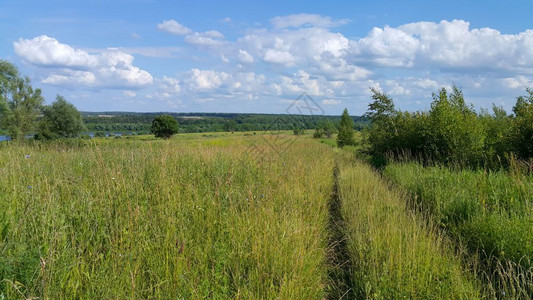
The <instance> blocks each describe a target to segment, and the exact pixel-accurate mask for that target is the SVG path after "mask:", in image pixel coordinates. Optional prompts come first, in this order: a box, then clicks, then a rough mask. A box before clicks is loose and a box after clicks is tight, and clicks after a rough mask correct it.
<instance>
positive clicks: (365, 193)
mask: <svg viewBox="0 0 533 300" xmlns="http://www.w3.org/2000/svg"><path fill="white" fill-rule="evenodd" d="M337 164H338V168H339V172H340V174H339V176H338V184H339V187H340V188H339V195H340V212H341V217H342V220H344V222H345V224H344V226H343V228H344V230H346V231H345V233H344V235H345V237H346V239H347V241H346V247H347V252H348V254H349V256H350V259H351V263H352V265H353V270H352V272H353V273H352V278H353V282H352V287H353V289H354V293H355V296H356V298H358V299H403V298H406V299H476V298H480V294H479V284H478V283H477V282H476V281H475V280H474V279H472V278H471V275H469V274H468V273H467V272H465V271H464V270H463V269H462V267H461V264H460V260H459V258H457V257H456V256H455V255H454V252H453V250H452V248H451V246H450V245H449V244H448V242H447V241H446V240H445V239H444V238H443V237H442V236H441V235H440V234H439V232H438V230H436V229H435V227H433V226H430V225H427V224H426V222H425V221H423V220H421V219H420V218H419V217H418V216H416V215H415V214H413V213H411V212H410V211H409V210H408V209H407V207H406V201H405V199H406V197H405V195H403V194H401V193H399V192H396V191H391V190H389V189H388V187H387V184H386V182H384V181H383V180H382V179H381V178H380V177H379V176H378V175H377V174H376V173H375V172H374V171H373V170H371V169H370V167H369V166H367V165H366V164H364V163H361V162H358V161H355V160H353V159H352V158H350V157H347V154H346V153H341V154H340V155H339V157H338V160H337Z"/></svg>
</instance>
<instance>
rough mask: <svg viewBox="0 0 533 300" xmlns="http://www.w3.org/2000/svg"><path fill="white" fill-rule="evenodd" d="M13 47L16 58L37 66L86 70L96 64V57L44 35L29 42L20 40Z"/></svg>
mask: <svg viewBox="0 0 533 300" xmlns="http://www.w3.org/2000/svg"><path fill="white" fill-rule="evenodd" d="M13 46H14V48H15V53H16V54H17V55H18V56H20V57H21V58H22V59H24V60H25V61H27V62H29V63H31V64H34V65H38V66H43V67H67V68H77V69H88V68H91V67H95V66H96V65H97V64H98V57H96V56H94V55H90V54H89V53H87V52H86V51H83V50H79V49H74V48H72V47H71V46H69V45H65V44H61V43H59V41H57V40H56V39H54V38H52V37H49V36H46V35H41V36H38V37H35V38H33V39H31V40H28V39H22V38H21V39H19V40H18V41H16V42H14V43H13Z"/></svg>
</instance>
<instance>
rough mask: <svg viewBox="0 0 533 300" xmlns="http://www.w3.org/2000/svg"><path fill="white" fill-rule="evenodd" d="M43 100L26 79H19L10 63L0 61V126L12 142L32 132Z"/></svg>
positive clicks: (38, 91) (38, 90)
mask: <svg viewBox="0 0 533 300" xmlns="http://www.w3.org/2000/svg"><path fill="white" fill-rule="evenodd" d="M43 102H44V98H43V97H42V96H41V90H40V89H35V90H34V89H33V88H32V86H31V83H30V79H29V78H28V77H24V78H21V77H20V76H19V74H18V70H17V68H16V67H15V66H13V65H12V64H11V63H9V62H7V61H4V60H0V118H1V119H0V126H2V127H3V128H6V129H7V130H8V133H9V135H10V136H11V138H12V139H13V140H22V139H24V137H25V136H26V135H27V134H28V133H30V132H31V131H33V130H34V125H35V120H36V119H37V116H38V115H39V112H40V110H41V106H42V104H43Z"/></svg>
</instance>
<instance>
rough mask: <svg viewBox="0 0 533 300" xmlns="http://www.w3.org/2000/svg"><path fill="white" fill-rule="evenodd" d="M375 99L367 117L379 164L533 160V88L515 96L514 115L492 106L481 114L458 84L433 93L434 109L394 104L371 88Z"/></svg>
mask: <svg viewBox="0 0 533 300" xmlns="http://www.w3.org/2000/svg"><path fill="white" fill-rule="evenodd" d="M371 91H372V94H373V95H372V99H373V102H372V103H370V104H369V109H368V112H367V113H366V115H365V117H367V118H368V119H369V120H370V122H371V125H370V127H369V128H368V130H367V131H366V143H367V145H368V152H369V153H370V154H371V155H372V157H373V158H374V160H375V162H377V163H378V164H380V163H384V161H385V158H386V157H387V156H392V157H400V156H402V157H406V156H408V157H411V158H417V159H419V160H422V161H425V162H440V163H445V164H455V165H459V166H471V167H488V168H497V167H501V166H505V165H506V164H508V162H509V159H510V158H511V157H515V158H519V159H521V160H525V161H530V162H531V161H532V158H533V90H531V89H529V88H527V89H526V93H527V95H525V96H520V97H518V98H517V99H516V104H515V106H514V107H513V113H512V114H508V113H507V112H506V111H505V110H504V109H503V108H502V107H498V106H496V105H493V106H492V112H488V111H486V110H481V111H480V112H477V111H476V110H475V109H474V108H473V106H472V105H467V104H466V102H465V99H464V96H463V93H462V91H461V89H459V88H458V87H457V86H455V85H454V86H453V87H452V89H451V91H448V90H446V89H445V88H442V89H440V90H439V91H438V92H437V93H434V94H433V102H432V103H431V109H430V110H429V111H417V112H406V111H399V110H397V109H396V108H395V106H394V102H393V100H392V99H391V98H390V97H389V96H388V95H386V94H385V93H383V92H381V91H378V90H376V89H371Z"/></svg>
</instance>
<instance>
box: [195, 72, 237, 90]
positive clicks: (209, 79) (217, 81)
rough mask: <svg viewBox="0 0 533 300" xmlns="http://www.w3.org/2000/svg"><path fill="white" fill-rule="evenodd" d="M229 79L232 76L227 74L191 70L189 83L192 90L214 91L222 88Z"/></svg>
mask: <svg viewBox="0 0 533 300" xmlns="http://www.w3.org/2000/svg"><path fill="white" fill-rule="evenodd" d="M228 79H230V75H229V74H227V73H225V72H216V71H213V70H199V69H191V71H190V72H189V78H188V79H187V82H188V83H189V88H190V89H191V90H212V89H215V88H218V87H220V86H222V85H223V84H224V83H226V82H227V81H228Z"/></svg>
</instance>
